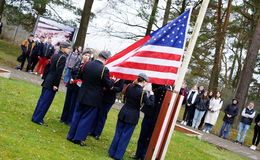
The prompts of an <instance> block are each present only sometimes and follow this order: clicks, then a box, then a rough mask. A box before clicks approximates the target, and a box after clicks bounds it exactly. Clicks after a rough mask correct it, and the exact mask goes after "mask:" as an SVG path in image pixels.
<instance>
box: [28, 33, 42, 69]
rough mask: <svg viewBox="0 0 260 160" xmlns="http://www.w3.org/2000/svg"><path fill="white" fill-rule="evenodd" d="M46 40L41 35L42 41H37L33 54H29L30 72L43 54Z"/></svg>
mask: <svg viewBox="0 0 260 160" xmlns="http://www.w3.org/2000/svg"><path fill="white" fill-rule="evenodd" d="M44 41H45V37H44V36H41V37H40V42H39V41H37V42H36V45H35V47H34V49H33V51H32V54H31V55H30V56H29V61H28V65H29V72H33V70H34V68H35V66H36V64H37V63H38V61H39V56H40V55H41V54H43V49H44Z"/></svg>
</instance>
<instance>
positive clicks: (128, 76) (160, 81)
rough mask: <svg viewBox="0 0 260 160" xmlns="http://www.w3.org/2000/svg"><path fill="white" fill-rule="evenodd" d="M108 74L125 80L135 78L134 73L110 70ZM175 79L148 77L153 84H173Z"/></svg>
mask: <svg viewBox="0 0 260 160" xmlns="http://www.w3.org/2000/svg"><path fill="white" fill-rule="evenodd" d="M110 76H111V77H112V76H115V77H116V78H121V79H125V80H132V81H133V80H135V79H136V78H137V76H136V75H132V74H123V73H118V72H110ZM174 82H175V80H172V79H161V78H154V77H149V83H155V84H165V85H171V86H172V85H173V84H174Z"/></svg>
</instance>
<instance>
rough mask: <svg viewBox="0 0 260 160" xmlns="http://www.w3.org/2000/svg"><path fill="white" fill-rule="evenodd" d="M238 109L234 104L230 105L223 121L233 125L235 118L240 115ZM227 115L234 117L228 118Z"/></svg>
mask: <svg viewBox="0 0 260 160" xmlns="http://www.w3.org/2000/svg"><path fill="white" fill-rule="evenodd" d="M238 110H239V109H238V107H237V105H234V104H229V105H227V107H226V108H225V116H224V118H223V121H225V122H228V123H231V124H233V122H234V119H235V117H236V116H237V114H238ZM227 114H229V115H231V116H232V117H230V118H229V117H227Z"/></svg>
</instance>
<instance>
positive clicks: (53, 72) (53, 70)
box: [32, 51, 66, 124]
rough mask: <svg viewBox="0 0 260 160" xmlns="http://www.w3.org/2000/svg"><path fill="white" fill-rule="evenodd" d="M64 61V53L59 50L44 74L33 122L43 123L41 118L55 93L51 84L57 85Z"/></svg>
mask: <svg viewBox="0 0 260 160" xmlns="http://www.w3.org/2000/svg"><path fill="white" fill-rule="evenodd" d="M65 63H66V55H65V54H64V53H62V52H61V51H59V52H58V54H56V55H54V56H53V58H52V60H51V65H50V69H49V73H48V74H47V75H46V78H45V79H44V81H43V83H42V93H41V96H40V98H39V100H38V103H37V106H36V108H35V111H34V113H33V116H32V121H33V122H35V123H38V124H43V123H44V122H43V118H44V116H45V114H46V113H47V111H48V109H49V107H50V105H51V103H52V101H53V99H54V96H55V94H56V91H54V90H53V86H56V87H59V84H60V79H61V76H62V72H63V69H64V67H65Z"/></svg>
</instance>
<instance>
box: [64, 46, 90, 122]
mask: <svg viewBox="0 0 260 160" xmlns="http://www.w3.org/2000/svg"><path fill="white" fill-rule="evenodd" d="M91 55H92V53H91V52H90V51H84V52H83V53H82V57H81V60H80V61H78V62H77V63H76V64H75V66H74V67H72V71H71V79H70V81H69V83H67V92H66V98H65V103H64V106H63V111H62V115H61V118H60V122H64V123H66V124H67V125H71V121H72V117H73V113H74V110H75V106H76V104H77V97H78V91H79V87H80V84H81V82H82V80H81V76H80V75H81V70H82V67H84V65H86V64H87V63H88V62H89V59H91Z"/></svg>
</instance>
